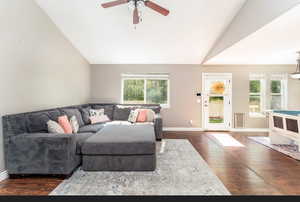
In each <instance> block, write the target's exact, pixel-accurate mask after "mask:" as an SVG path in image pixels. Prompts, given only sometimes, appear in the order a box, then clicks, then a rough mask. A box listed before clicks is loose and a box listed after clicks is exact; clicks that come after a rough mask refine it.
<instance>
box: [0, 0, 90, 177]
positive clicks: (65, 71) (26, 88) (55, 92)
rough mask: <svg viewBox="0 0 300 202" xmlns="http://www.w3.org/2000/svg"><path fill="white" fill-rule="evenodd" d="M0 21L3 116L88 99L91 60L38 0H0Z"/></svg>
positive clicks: (0, 154) (0, 167)
mask: <svg viewBox="0 0 300 202" xmlns="http://www.w3.org/2000/svg"><path fill="white" fill-rule="evenodd" d="M0 25H1V26H0V39H1V45H0V91H1V102H0V115H1V116H3V115H4V114H11V113H21V112H26V111H33V110H40V109H45V108H52V107H57V106H65V105H72V104H80V103H86V102H87V101H88V99H89V96H90V66H89V64H88V62H87V61H86V60H85V59H84V58H82V56H81V55H80V54H79V53H78V51H77V50H75V49H74V48H73V46H72V45H71V44H70V43H69V41H68V40H66V39H65V38H64V36H63V35H62V34H61V32H60V31H59V30H58V29H57V28H56V26H55V25H54V24H53V23H52V22H51V21H50V19H49V18H48V16H46V15H45V14H44V13H43V11H42V10H41V9H40V8H39V7H38V6H37V5H36V4H35V3H34V1H33V0H1V1H0ZM1 123H2V122H1ZM0 127H1V130H0V131H1V132H0V133H1V134H0V135H1V137H0V140H1V147H0V171H2V170H3V169H4V163H3V162H4V161H3V146H2V145H3V142H2V139H3V138H2V126H0Z"/></svg>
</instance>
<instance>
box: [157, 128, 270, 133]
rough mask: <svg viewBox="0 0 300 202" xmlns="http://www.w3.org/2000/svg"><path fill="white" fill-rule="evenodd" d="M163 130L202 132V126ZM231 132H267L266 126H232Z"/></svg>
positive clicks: (165, 129) (166, 129) (164, 129)
mask: <svg viewBox="0 0 300 202" xmlns="http://www.w3.org/2000/svg"><path fill="white" fill-rule="evenodd" d="M163 131H170V132H177V131H178V132H202V131H204V129H203V128H189V127H165V128H163ZM229 131H231V132H269V129H268V128H232V129H230V130H229Z"/></svg>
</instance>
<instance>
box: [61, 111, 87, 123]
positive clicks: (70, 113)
mask: <svg viewBox="0 0 300 202" xmlns="http://www.w3.org/2000/svg"><path fill="white" fill-rule="evenodd" d="M61 112H62V113H63V114H66V115H67V117H68V118H69V119H71V118H72V116H75V117H76V119H77V121H78V124H79V126H83V125H84V122H83V120H82V116H81V112H80V111H79V110H78V109H76V108H63V109H61Z"/></svg>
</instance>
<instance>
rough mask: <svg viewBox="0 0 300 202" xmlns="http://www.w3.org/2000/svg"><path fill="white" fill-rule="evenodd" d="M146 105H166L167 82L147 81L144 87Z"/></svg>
mask: <svg viewBox="0 0 300 202" xmlns="http://www.w3.org/2000/svg"><path fill="white" fill-rule="evenodd" d="M146 88H147V89H146V92H147V93H146V95H147V97H146V103H147V104H167V103H168V81H167V80H157V79H155V80H150V79H149V80H147V86H146Z"/></svg>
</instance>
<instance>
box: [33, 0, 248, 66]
mask: <svg viewBox="0 0 300 202" xmlns="http://www.w3.org/2000/svg"><path fill="white" fill-rule="evenodd" d="M108 1H109V0H51V1H50V0H49V1H45V0H36V2H37V3H38V5H39V6H40V7H41V8H42V9H43V10H44V11H45V12H46V13H47V14H48V15H49V17H50V18H51V19H52V20H53V22H54V23H55V24H56V25H57V27H58V28H59V29H60V30H61V31H62V33H63V34H64V35H65V36H66V38H68V39H69V40H70V41H71V43H72V44H73V45H74V47H75V48H77V49H78V50H79V51H80V52H81V54H82V55H83V56H84V57H85V58H86V59H87V60H88V61H89V62H90V63H91V64H201V63H202V61H203V59H204V57H205V56H206V55H207V54H208V52H209V50H210V49H211V48H212V47H213V45H214V44H215V42H216V40H217V39H218V38H219V37H220V35H221V34H222V33H223V32H224V30H225V29H226V27H227V26H228V25H229V23H230V22H231V21H232V19H233V17H234V16H235V15H236V14H237V12H238V11H239V10H240V8H241V7H242V6H243V4H244V3H245V0H229V1H228V0H224V1H220V0H188V1H186V0H153V1H154V2H156V3H158V4H160V5H162V6H163V7H165V8H168V9H169V10H170V15H169V16H167V17H164V16H162V15H159V14H157V13H156V12H153V11H152V10H149V9H148V8H145V9H144V10H143V22H142V23H141V24H139V25H138V26H136V28H135V27H134V26H133V25H132V12H131V11H130V10H129V9H128V6H127V5H122V6H118V7H114V8H109V9H103V8H101V7H100V4H101V3H104V2H108Z"/></svg>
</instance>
